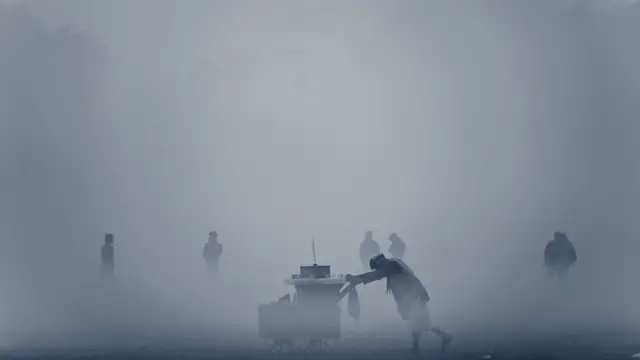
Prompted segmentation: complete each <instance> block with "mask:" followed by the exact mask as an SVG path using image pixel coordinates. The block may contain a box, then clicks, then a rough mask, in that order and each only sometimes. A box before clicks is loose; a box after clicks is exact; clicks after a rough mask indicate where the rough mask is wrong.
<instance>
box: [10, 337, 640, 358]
mask: <svg viewBox="0 0 640 360" xmlns="http://www.w3.org/2000/svg"><path fill="white" fill-rule="evenodd" d="M407 345H408V342H407V339H405V338H404V337H393V336H381V335H379V334H369V335H367V334H352V335H347V336H346V338H344V339H342V340H341V341H340V342H339V343H338V344H337V345H336V347H335V348H334V350H333V352H331V353H321V354H309V353H301V352H295V353H288V354H272V353H270V352H269V351H267V350H266V349H265V348H264V347H263V344H262V342H259V341H257V340H255V338H251V339H249V338H247V340H245V341H239V340H237V339H236V340H225V339H222V338H211V339H206V338H204V337H201V338H198V337H192V338H188V337H182V338H177V337H176V338H155V339H153V340H151V339H149V340H148V341H147V344H145V345H142V344H133V343H131V344H126V345H125V344H123V345H117V346H116V345H110V346H106V345H100V346H98V345H95V346H90V345H83V346H64V345H61V344H50V345H45V344H40V345H32V346H27V345H23V346H15V347H8V346H5V347H3V348H1V349H0V359H60V360H62V359H76V360H77V359H102V360H110V359H114V360H116V359H118V360H120V359H185V360H187V359H258V358H259V359H309V360H321V359H336V360H342V359H345V360H346V359H371V360H373V359H416V358H432V359H447V360H456V359H461V360H462V359H477V360H480V359H483V360H488V359H491V360H506V359H529V360H534V359H551V360H553V359H580V360H589V359H594V360H595V359H607V360H614V359H629V358H631V355H633V354H634V353H637V352H640V337H638V336H635V335H634V334H630V333H622V332H613V331H610V332H601V333H595V332H589V333H572V334H571V333H564V334H545V335H542V334H535V335H534V334H528V335H527V334H512V335H511V336H509V335H505V336H503V337H502V338H497V337H495V336H493V337H490V336H487V334H481V333H478V334H475V335H474V334H457V336H456V339H455V343H454V344H453V345H452V347H451V349H450V351H449V352H448V353H447V354H440V353H439V351H438V350H437V347H438V346H437V345H438V344H437V342H436V341H435V340H433V339H432V340H431V341H427V342H426V344H425V345H426V350H425V351H424V353H423V354H422V355H421V356H415V355H411V354H409V353H408V352H407V350H406V349H407Z"/></svg>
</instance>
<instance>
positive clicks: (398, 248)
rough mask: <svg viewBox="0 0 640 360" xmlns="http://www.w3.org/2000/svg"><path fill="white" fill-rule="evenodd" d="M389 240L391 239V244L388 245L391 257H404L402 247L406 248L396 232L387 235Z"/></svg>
mask: <svg viewBox="0 0 640 360" xmlns="http://www.w3.org/2000/svg"><path fill="white" fill-rule="evenodd" d="M389 241H391V246H389V254H390V255H391V257H392V258H395V259H400V260H402V259H404V249H405V248H406V245H405V243H404V241H402V239H400V237H399V236H398V235H397V234H396V233H392V234H391V235H389Z"/></svg>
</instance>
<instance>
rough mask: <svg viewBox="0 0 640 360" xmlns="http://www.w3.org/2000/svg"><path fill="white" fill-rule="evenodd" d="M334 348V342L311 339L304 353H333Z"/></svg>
mask: <svg viewBox="0 0 640 360" xmlns="http://www.w3.org/2000/svg"><path fill="white" fill-rule="evenodd" d="M334 346H335V341H334V340H329V339H310V340H309V342H308V343H307V346H306V348H305V349H304V351H305V352H308V353H330V352H332V351H333V348H334Z"/></svg>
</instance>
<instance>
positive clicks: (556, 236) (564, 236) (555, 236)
mask: <svg viewBox="0 0 640 360" xmlns="http://www.w3.org/2000/svg"><path fill="white" fill-rule="evenodd" d="M553 240H555V241H565V240H569V238H568V237H567V234H565V233H563V232H560V231H556V232H554V233H553Z"/></svg>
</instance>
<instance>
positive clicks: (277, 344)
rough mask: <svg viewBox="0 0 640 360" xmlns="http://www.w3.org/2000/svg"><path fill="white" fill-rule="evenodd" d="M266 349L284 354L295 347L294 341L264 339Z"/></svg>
mask: <svg viewBox="0 0 640 360" xmlns="http://www.w3.org/2000/svg"><path fill="white" fill-rule="evenodd" d="M265 344H266V346H267V350H268V351H269V352H271V353H273V354H285V353H289V352H292V351H293V350H294V349H295V343H294V341H292V340H272V341H271V342H270V341H269V340H266V341H265Z"/></svg>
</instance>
